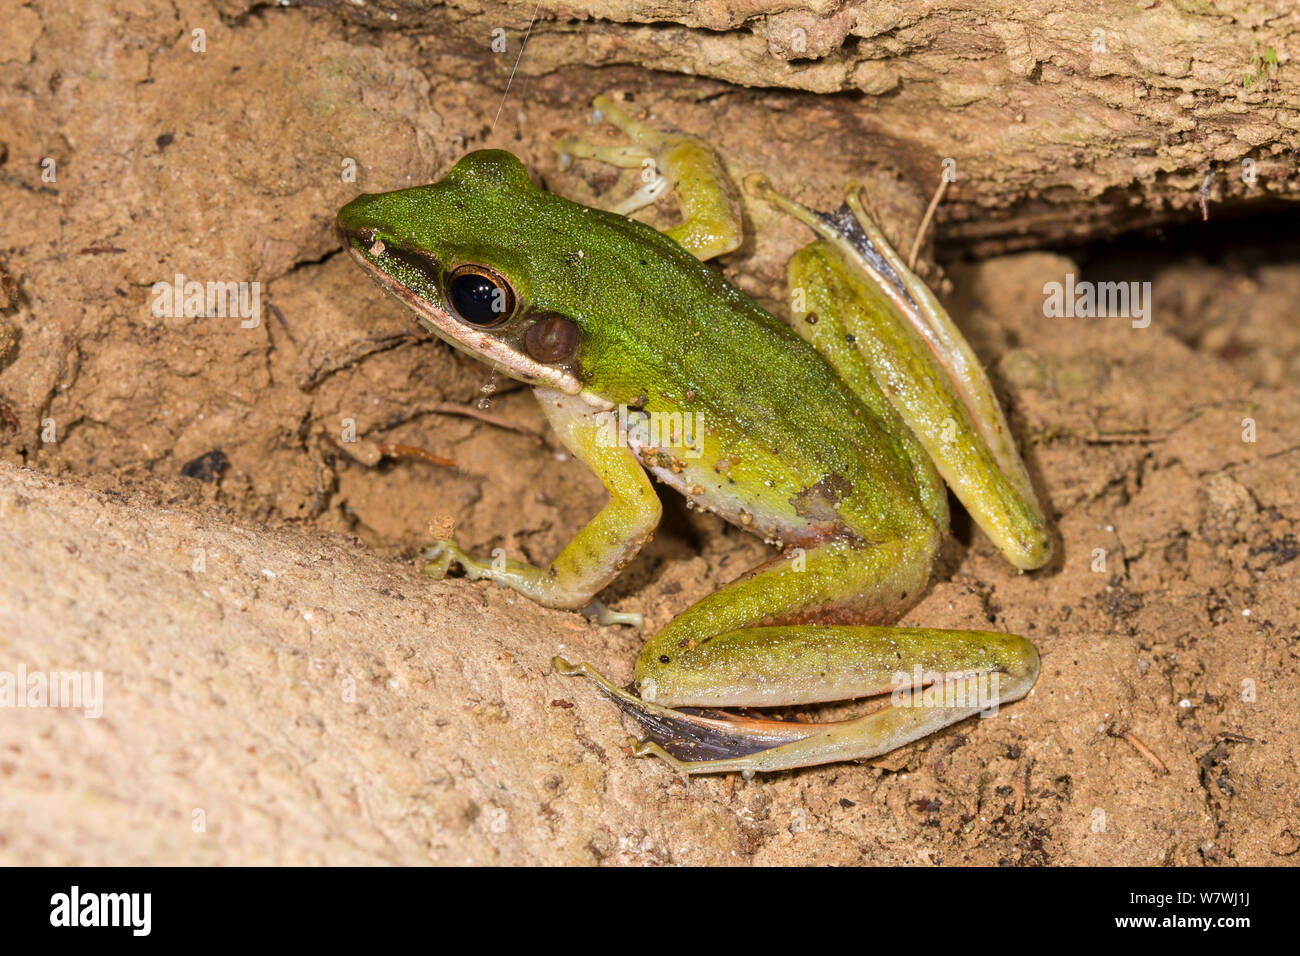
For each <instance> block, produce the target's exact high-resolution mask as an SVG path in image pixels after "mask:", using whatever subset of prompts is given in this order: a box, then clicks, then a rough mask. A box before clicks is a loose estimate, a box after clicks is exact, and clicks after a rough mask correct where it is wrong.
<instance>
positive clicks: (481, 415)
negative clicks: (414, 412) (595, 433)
mask: <svg viewBox="0 0 1300 956" xmlns="http://www.w3.org/2000/svg"><path fill="white" fill-rule="evenodd" d="M424 411H428V412H436V413H438V414H441V415H464V416H465V417H466V418H475V419H478V420H479V421H481V422H484V423H486V424H488V425H495V426H496V427H497V428H504V429H506V430H507V431H512V432H519V434H521V435H528V436H529V437H530V438H536V439H537V440H538V441H539V442H543V443H545V441H546V438H545V436H543V435H541V434H540V433H538V432H535V431H533V430H532V429H531V428H528V427H526V426H524V425H518V424H515V423H514V422H512V421H510V420H509V419H508V418H502V417H501V416H500V415H493V414H492V413H491V412H485V411H483V410H482V409H481V408H475V407H474V406H473V405H457V404H455V403H453V402H437V403H435V404H433V405H429V406H427V407H426V408H425V409H424Z"/></svg>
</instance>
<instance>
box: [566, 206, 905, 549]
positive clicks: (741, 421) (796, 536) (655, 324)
mask: <svg viewBox="0 0 1300 956" xmlns="http://www.w3.org/2000/svg"><path fill="white" fill-rule="evenodd" d="M579 208H584V207H579ZM589 212H595V211H594V210H589ZM608 215H609V214H603V213H602V214H601V216H602V217H603V216H608ZM610 218H611V219H613V220H615V221H614V222H613V223H609V224H608V225H610V226H611V227H612V228H611V230H610V232H609V233H608V234H605V235H602V236H601V237H600V240H599V242H594V240H593V244H594V245H595V246H596V248H594V249H593V250H592V252H591V253H587V252H586V251H585V248H584V254H583V255H582V257H581V261H582V262H583V267H584V271H586V272H588V273H589V274H590V275H591V276H592V279H593V280H594V281H596V282H599V283H600V288H601V296H600V300H601V303H602V308H606V309H614V310H616V313H615V314H617V315H618V316H619V317H620V321H617V322H586V323H583V324H584V327H585V328H587V330H588V334H589V335H591V336H593V337H594V338H596V339H599V341H595V342H592V343H590V345H591V347H590V348H588V349H584V353H585V355H584V361H583V378H584V380H585V382H586V383H587V384H588V387H589V388H590V390H591V391H592V392H594V393H595V394H597V395H599V396H600V397H601V398H604V399H605V400H607V401H610V402H612V403H614V404H616V405H618V404H622V405H628V406H630V407H632V408H643V409H645V410H646V411H648V412H651V413H654V412H659V413H666V414H673V413H681V414H683V415H686V416H691V419H690V420H692V421H694V422H696V423H698V430H699V431H701V432H702V433H703V438H704V441H703V447H702V449H701V451H702V454H700V456H699V457H698V458H692V457H688V456H685V455H683V454H680V452H681V449H666V448H662V447H656V448H653V449H650V452H651V453H650V454H647V453H646V452H647V450H646V449H638V450H639V451H641V453H642V459H643V461H644V462H645V463H646V465H647V467H648V468H650V470H651V471H653V472H654V473H655V474H656V475H657V476H658V477H660V478H662V479H663V480H665V481H667V482H668V483H669V484H672V485H673V486H674V487H677V488H678V489H679V490H681V491H682V492H683V493H684V494H686V495H687V496H688V497H690V498H692V499H693V500H695V501H697V502H698V503H700V504H701V505H702V506H705V507H710V508H712V509H713V510H716V511H718V512H719V513H720V514H722V515H723V516H724V517H726V518H728V519H729V520H732V521H733V522H735V523H737V524H739V525H741V526H742V527H746V528H748V529H749V530H753V531H756V532H758V533H760V534H762V535H763V536H764V537H767V538H769V539H771V540H779V541H781V542H783V543H792V542H797V541H799V540H801V539H802V538H803V537H805V536H807V538H808V539H809V540H813V539H815V538H817V537H819V536H821V535H823V534H824V533H825V532H826V531H827V530H828V529H829V528H830V526H844V530H846V531H850V532H852V533H853V534H855V535H857V536H859V537H863V538H868V539H871V538H876V537H880V538H885V537H890V536H893V535H895V534H896V533H898V531H899V530H900V528H902V527H907V526H911V525H912V523H914V522H916V521H926V520H928V519H927V518H926V517H925V512H924V508H923V507H922V505H921V502H920V487H919V481H918V478H917V476H916V474H915V473H914V472H913V470H912V466H911V464H910V463H909V461H908V459H907V457H906V454H905V452H904V449H903V446H902V444H901V442H900V441H899V440H898V436H897V435H895V434H893V433H891V431H890V430H889V428H888V427H886V425H885V424H884V423H882V422H881V421H879V420H878V419H877V418H876V416H875V415H874V414H873V413H872V411H871V410H870V409H869V408H868V407H867V406H866V405H865V404H864V403H863V402H862V401H861V400H860V399H859V398H858V397H857V395H855V394H854V393H853V391H852V390H851V389H850V388H849V386H848V385H847V384H845V383H844V382H843V381H842V380H841V379H840V378H839V377H838V376H837V374H836V373H835V370H834V369H833V368H832V367H831V366H830V365H829V364H828V363H827V362H826V360H825V359H823V358H822V356H821V355H820V354H819V353H818V352H817V350H816V349H815V348H813V347H812V346H811V345H809V344H808V343H807V342H805V341H804V340H803V339H802V338H800V337H799V336H798V335H797V334H796V333H795V332H794V331H793V330H792V329H791V328H790V327H789V326H787V325H786V324H785V323H784V322H782V321H781V320H780V319H778V318H776V317H775V316H773V315H772V314H771V313H769V312H767V311H766V310H764V309H763V308H762V307H761V306H759V305H758V304H757V303H756V302H755V301H754V300H753V299H751V298H749V296H747V295H745V294H744V293H743V292H741V291H740V290H739V289H737V288H736V287H735V286H734V285H732V284H731V283H730V282H728V281H727V280H726V279H725V278H724V277H723V276H721V275H720V274H719V273H718V272H716V271H715V270H714V269H712V268H710V267H709V266H708V265H706V264H704V263H702V262H700V261H699V260H697V259H695V258H694V257H693V256H691V255H689V254H688V253H686V252H685V251H684V250H682V249H681V247H679V246H678V245H677V244H676V243H674V242H673V241H672V240H671V239H669V238H668V237H666V236H664V235H662V234H661V233H658V232H656V231H655V230H653V229H650V228H649V227H648V226H644V225H643V224H641V223H635V222H630V221H629V220H626V219H624V218H623V217H613V216H610ZM591 235H593V236H594V235H595V233H594V232H593V233H591ZM559 304H560V303H557V305H559ZM564 305H565V306H567V307H569V308H573V307H574V303H564Z"/></svg>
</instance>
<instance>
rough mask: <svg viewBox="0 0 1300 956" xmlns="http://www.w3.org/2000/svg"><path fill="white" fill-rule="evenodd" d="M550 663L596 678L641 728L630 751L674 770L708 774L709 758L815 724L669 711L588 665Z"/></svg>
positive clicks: (797, 736) (740, 752)
mask: <svg viewBox="0 0 1300 956" xmlns="http://www.w3.org/2000/svg"><path fill="white" fill-rule="evenodd" d="M551 666H552V667H554V668H555V671H556V673H558V674H564V675H565V676H568V677H576V676H582V677H586V678H588V679H589V680H591V681H592V682H593V683H595V684H596V686H597V687H599V688H600V690H601V692H602V693H604V694H605V696H607V697H609V698H610V700H612V701H613V702H614V703H615V704H617V705H618V707H619V709H620V710H622V711H623V712H624V713H625V714H627V715H628V716H629V717H631V718H632V719H633V720H635V721H636V722H637V723H638V724H640V725H641V728H642V730H644V731H645V733H646V739H645V740H639V741H636V742H635V743H634V744H633V747H632V752H633V754H634V755H636V756H638V757H650V756H653V757H659V758H660V759H661V760H663V761H665V762H666V763H668V764H669V765H670V766H672V768H673V769H674V770H676V771H678V772H679V773H686V774H691V773H702V772H703V773H707V772H709V768H708V767H707V766H706V765H707V764H709V763H711V762H713V761H717V760H733V759H737V758H744V757H748V756H750V755H752V754H756V753H759V752H761V751H765V750H771V749H772V748H773V747H779V746H781V745H782V744H788V743H793V742H795V741H798V740H802V739H804V738H805V737H808V736H809V735H811V734H815V733H816V732H817V727H816V725H812V724H802V723H796V722H794V721H778V720H759V719H754V718H749V717H738V716H735V715H733V714H728V713H726V712H725V711H718V710H712V709H707V710H706V709H698V710H697V709H686V710H674V709H672V708H671V707H663V706H661V705H659V704H655V703H652V702H651V701H648V700H642V699H641V698H640V697H637V696H636V695H635V694H632V693H629V692H628V691H626V690H623V689H622V688H621V687H616V686H615V685H614V684H612V683H610V681H609V680H608V679H606V678H605V677H604V676H602V675H601V673H600V672H599V671H597V670H596V669H595V668H594V667H592V666H591V665H590V664H571V663H570V662H569V661H567V660H565V659H564V658H563V657H556V658H554V659H553V660H552V661H551ZM741 769H744V768H741Z"/></svg>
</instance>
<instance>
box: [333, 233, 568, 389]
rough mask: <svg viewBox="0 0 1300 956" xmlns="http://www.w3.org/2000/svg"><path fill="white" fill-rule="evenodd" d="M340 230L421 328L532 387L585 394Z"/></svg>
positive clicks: (361, 240) (346, 243)
mask: <svg viewBox="0 0 1300 956" xmlns="http://www.w3.org/2000/svg"><path fill="white" fill-rule="evenodd" d="M338 231H339V235H341V236H342V237H343V243H344V247H345V248H346V249H347V250H348V254H349V255H351V256H352V258H353V259H354V260H355V261H356V263H357V265H359V266H361V268H362V269H363V270H364V271H365V273H366V275H368V276H370V278H371V279H373V280H374V281H375V283H376V284H377V285H378V286H379V287H380V288H381V289H383V290H384V291H385V292H387V293H388V294H389V295H391V296H392V297H393V298H394V299H396V300H397V301H399V302H401V303H402V304H403V305H405V306H406V307H407V308H408V309H410V310H411V311H412V312H413V313H414V314H415V317H416V318H417V319H418V320H419V322H420V324H421V325H422V326H424V327H425V328H426V329H428V330H429V331H430V332H432V333H433V334H434V335H436V336H438V338H440V339H442V340H443V341H444V342H447V343H448V344H450V345H453V346H455V347H456V348H458V349H461V350H462V351H464V352H467V353H469V354H470V355H472V356H473V357H474V358H477V359H479V360H480V361H482V362H485V363H487V364H488V365H491V366H492V367H493V368H496V369H498V370H499V371H501V372H503V373H505V374H506V375H509V376H510V377H511V378H516V379H519V380H520V381H521V382H526V383H528V384H529V385H539V386H543V387H545V388H552V389H555V390H556V391H558V392H563V393H564V394H566V395H577V394H578V393H580V392H581V391H582V383H581V382H579V381H578V380H577V378H575V377H574V376H573V375H571V374H570V373H568V372H566V371H564V370H563V369H558V368H554V367H552V366H550V365H543V364H542V363H541V362H538V361H537V360H536V359H534V358H532V357H531V356H529V355H525V354H524V353H523V352H519V351H517V350H516V349H514V348H513V347H512V346H511V345H510V344H509V343H508V342H506V341H504V340H503V339H501V338H499V337H497V336H496V335H493V334H492V333H491V332H490V331H487V330H484V329H476V328H474V326H472V325H469V324H467V323H465V322H462V321H461V320H460V319H459V318H457V317H456V316H455V315H453V314H452V313H451V312H449V311H448V310H447V309H445V308H443V307H441V306H440V305H439V304H438V303H437V302H434V301H433V300H431V299H429V298H428V297H426V296H424V295H421V294H420V293H418V292H416V291H415V290H414V289H412V288H410V287H409V286H407V285H405V284H404V283H402V282H401V281H400V280H399V279H397V278H395V277H394V276H392V275H390V274H389V273H388V272H386V271H385V270H384V269H383V267H382V266H380V265H379V263H378V262H376V261H375V259H373V258H372V257H371V256H370V255H369V253H368V252H367V251H366V248H365V239H364V238H363V237H361V236H360V235H358V234H357V233H353V232H348V231H347V230H346V229H344V228H343V227H342V226H339V227H338ZM383 255H384V253H383V252H381V253H380V256H383Z"/></svg>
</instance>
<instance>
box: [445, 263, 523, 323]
mask: <svg viewBox="0 0 1300 956" xmlns="http://www.w3.org/2000/svg"><path fill="white" fill-rule="evenodd" d="M447 301H448V303H449V304H450V305H451V308H452V311H454V312H455V313H456V317H457V318H458V319H460V320H461V321H462V322H465V323H468V324H469V325H474V326H477V327H478V328H480V329H482V328H488V327H490V326H494V325H500V324H501V323H503V322H504V321H505V320H506V319H508V318H510V316H512V315H513V314H514V311H515V290H514V289H512V288H511V287H510V283H509V282H507V281H506V279H505V277H504V276H502V275H501V274H500V273H498V272H494V271H493V270H491V269H489V268H487V266H480V265H474V264H472V263H466V264H465V265H460V266H457V267H456V268H455V269H453V270H452V271H451V275H449V276H448V277H447Z"/></svg>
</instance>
